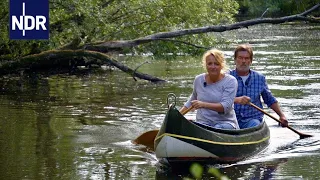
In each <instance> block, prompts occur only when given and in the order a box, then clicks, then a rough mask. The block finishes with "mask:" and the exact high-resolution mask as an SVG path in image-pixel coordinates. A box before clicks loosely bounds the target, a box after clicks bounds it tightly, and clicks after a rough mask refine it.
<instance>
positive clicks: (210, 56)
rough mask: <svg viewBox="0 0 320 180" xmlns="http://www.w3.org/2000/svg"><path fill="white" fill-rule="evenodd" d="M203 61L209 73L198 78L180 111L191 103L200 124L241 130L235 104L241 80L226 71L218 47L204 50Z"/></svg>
mask: <svg viewBox="0 0 320 180" xmlns="http://www.w3.org/2000/svg"><path fill="white" fill-rule="evenodd" d="M202 64H203V66H204V68H205V69H206V71H207V72H206V73H202V74H199V75H197V76H196V77H195V80H194V82H193V92H192V94H191V96H190V97H189V99H188V101H187V102H186V103H185V104H184V106H183V107H182V108H181V109H180V112H183V111H185V110H186V109H187V108H189V107H190V106H192V107H193V108H194V109H196V110H197V113H196V121H197V122H198V123H201V124H204V125H208V126H211V127H214V128H220V129H239V125H238V122H237V119H236V115H235V111H234V107H233V102H234V98H235V96H236V92H237V87H238V82H237V80H236V78H235V77H233V76H231V75H229V74H227V73H226V71H227V64H226V61H225V59H224V54H223V52H222V51H220V50H217V49H211V50H209V51H207V52H205V53H204V55H203V58H202Z"/></svg>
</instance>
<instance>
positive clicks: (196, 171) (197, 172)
mask: <svg viewBox="0 0 320 180" xmlns="http://www.w3.org/2000/svg"><path fill="white" fill-rule="evenodd" d="M190 173H191V175H192V176H193V177H194V178H195V179H201V178H202V176H203V174H204V168H203V166H202V165H200V164H198V163H193V164H192V165H191V166H190ZM208 174H209V175H213V176H215V177H216V178H218V179H220V180H229V178H228V177H227V176H224V175H222V174H221V173H220V171H219V170H218V169H216V168H213V167H210V168H209V169H208ZM189 179H190V178H184V180H189Z"/></svg>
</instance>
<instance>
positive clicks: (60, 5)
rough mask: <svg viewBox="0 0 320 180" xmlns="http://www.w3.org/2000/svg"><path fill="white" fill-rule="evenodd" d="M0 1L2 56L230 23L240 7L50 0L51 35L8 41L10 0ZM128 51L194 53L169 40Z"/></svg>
mask: <svg viewBox="0 0 320 180" xmlns="http://www.w3.org/2000/svg"><path fill="white" fill-rule="evenodd" d="M0 5H1V7H3V8H1V10H0V18H1V19H0V23H1V27H0V30H1V32H0V33H1V34H0V54H1V55H0V60H5V59H14V58H19V57H21V56H25V55H28V54H34V53H38V52H41V51H43V50H49V49H57V48H59V47H63V46H68V47H72V45H73V44H79V43H80V44H87V43H96V42H99V41H115V40H128V39H135V38H138V37H142V36H147V35H150V34H153V33H156V32H163V31H171V30H177V29H184V28H193V27H199V26H207V25H215V24H224V23H230V22H233V20H234V19H233V16H234V15H235V14H237V9H238V7H239V6H238V4H237V2H236V1H235V0H184V1H172V0H126V1H121V0H83V1H75V0H50V13H49V14H50V40H48V41H11V40H9V35H8V29H9V27H8V21H9V10H8V8H9V6H8V1H7V0H1V2H0ZM177 39H180V40H183V41H187V42H190V43H194V44H201V45H203V46H208V45H212V43H213V42H214V37H213V36H211V35H210V34H208V35H195V36H190V37H183V38H182V37H181V38H177ZM128 51H133V52H138V53H139V52H153V53H155V54H162V53H163V52H173V53H174V52H183V51H187V52H192V50H190V47H188V48H186V49H182V48H179V47H177V46H176V44H174V42H168V41H163V42H160V43H152V44H151V45H148V46H141V47H138V48H136V49H128Z"/></svg>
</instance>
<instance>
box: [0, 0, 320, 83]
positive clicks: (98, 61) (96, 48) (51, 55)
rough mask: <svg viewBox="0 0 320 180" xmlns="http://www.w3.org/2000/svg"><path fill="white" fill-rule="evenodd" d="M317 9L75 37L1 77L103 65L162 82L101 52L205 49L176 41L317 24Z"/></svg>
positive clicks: (1, 67) (2, 70)
mask: <svg viewBox="0 0 320 180" xmlns="http://www.w3.org/2000/svg"><path fill="white" fill-rule="evenodd" d="M109 2H110V3H111V2H113V0H109V1H107V3H109ZM319 8H320V3H319V4H317V5H315V6H313V7H312V8H310V9H308V10H306V11H305V12H303V13H300V14H295V15H290V16H284V17H279V18H263V17H260V18H256V19H251V20H246V21H241V22H237V23H233V24H227V25H212V26H205V27H199V28H190V29H181V30H176V31H170V32H158V33H155V34H151V35H148V36H144V37H141V38H136V39H133V40H119V41H101V42H93V43H87V44H81V43H82V37H77V36H76V37H74V39H73V40H72V41H71V42H70V43H68V44H65V45H64V46H63V47H61V48H58V49H56V50H49V51H43V52H41V53H39V54H32V55H28V56H25V57H21V58H18V59H15V60H13V61H6V62H3V63H2V64H0V74H1V75H6V74H11V73H19V72H21V71H23V72H24V71H28V72H34V71H37V70H38V69H46V68H52V67H58V68H59V67H61V68H73V67H75V66H83V65H86V66H88V67H91V65H98V66H101V65H104V64H106V65H111V66H114V67H117V68H118V69H120V70H122V71H124V72H126V73H128V74H130V75H131V76H132V77H133V78H134V79H135V77H137V78H140V79H144V80H147V81H151V82H163V81H164V80H162V79H160V78H157V77H153V76H150V75H147V74H143V73H139V72H137V68H136V69H135V70H134V69H132V68H129V67H127V66H125V65H124V64H122V63H120V62H118V61H116V60H114V59H112V58H110V57H109V56H107V55H106V54H104V53H107V52H109V53H110V52H117V51H118V52H122V51H123V50H124V49H128V48H133V47H136V46H139V45H142V44H146V43H150V42H156V41H171V42H174V43H179V44H180V45H181V44H183V45H187V46H192V47H195V48H206V47H203V46H197V45H194V44H192V43H189V42H185V41H182V40H179V39H176V38H177V37H182V36H188V35H195V34H204V33H209V32H225V31H231V30H235V29H241V28H249V27H250V26H254V25H258V24H281V23H286V22H295V21H298V22H299V21H300V22H309V23H320V19H319V17H313V16H309V15H310V14H311V13H312V12H315V11H316V10H318V9H319ZM83 36H85V34H84V35H83Z"/></svg>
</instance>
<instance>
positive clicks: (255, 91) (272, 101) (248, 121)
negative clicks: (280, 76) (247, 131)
mask: <svg viewBox="0 0 320 180" xmlns="http://www.w3.org/2000/svg"><path fill="white" fill-rule="evenodd" d="M252 60H253V50H252V47H251V46H250V45H249V44H241V45H239V46H238V47H236V49H235V51H234V62H235V65H236V69H234V70H232V71H230V74H231V75H232V76H234V77H235V78H236V79H237V81H238V90H237V95H236V98H235V100H234V103H235V106H234V108H235V112H236V115H237V119H238V123H239V126H240V128H241V129H243V128H249V127H254V126H257V125H259V124H260V123H261V122H262V119H263V113H262V112H260V111H258V110H257V109H256V108H254V107H251V106H250V105H249V104H248V103H249V102H251V103H253V104H255V105H256V106H258V107H260V108H262V102H261V97H262V99H263V101H264V103H265V104H267V106H268V107H270V108H271V109H273V110H274V111H275V112H276V113H277V114H278V116H279V117H280V119H279V120H280V121H281V125H282V126H283V127H286V126H288V121H287V118H286V116H285V115H284V113H283V112H282V110H281V108H280V106H279V104H278V101H277V100H276V98H275V97H274V96H273V95H272V93H271V91H270V89H269V88H268V85H267V82H266V79H265V76H264V75H262V74H261V73H258V72H256V71H254V70H252V69H250V65H251V64H252Z"/></svg>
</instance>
